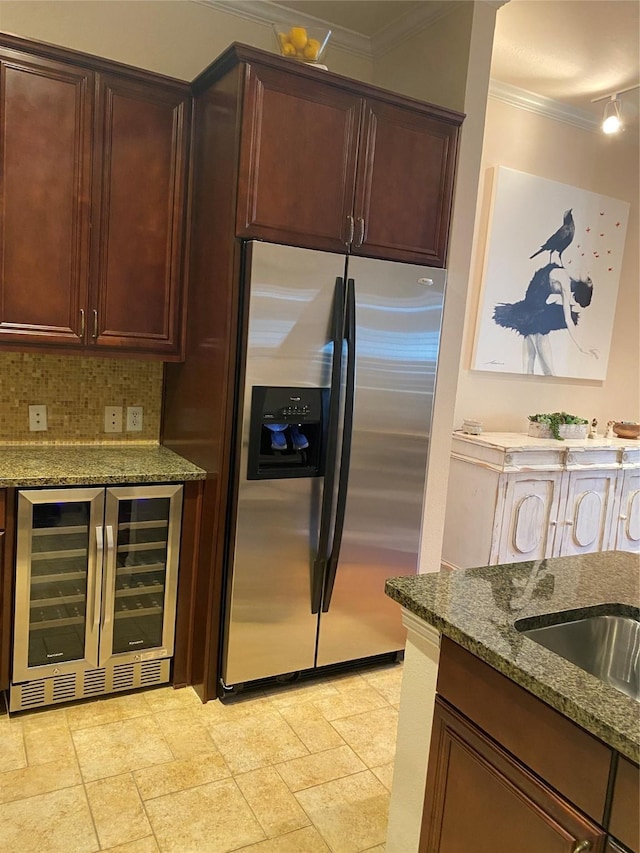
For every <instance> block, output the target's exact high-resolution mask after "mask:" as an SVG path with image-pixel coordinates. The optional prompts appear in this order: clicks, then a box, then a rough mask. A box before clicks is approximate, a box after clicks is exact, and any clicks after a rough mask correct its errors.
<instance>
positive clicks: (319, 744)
mask: <svg viewBox="0 0 640 853" xmlns="http://www.w3.org/2000/svg"><path fill="white" fill-rule="evenodd" d="M335 695H338V694H337V691H336V694H335ZM280 713H281V714H282V716H283V717H284V719H285V720H286V721H287V723H288V724H289V725H290V726H291V728H292V729H293V730H294V732H295V733H296V734H297V735H298V737H299V738H300V740H301V741H302V743H303V744H304V745H305V746H306V747H307V749H308V750H309V752H322V751H323V750H325V749H333V748H335V747H337V746H343V745H344V741H343V740H342V738H341V737H340V735H339V734H338V732H337V731H336V730H335V729H334V727H333V726H332V725H331V723H330V722H329V721H328V720H327V718H326V717H325V716H324V714H323V713H322V711H321V710H320V709H319V708H317V707H316V705H314V704H313V703H312V702H299V703H296V704H294V705H286V706H284V707H281V708H280Z"/></svg>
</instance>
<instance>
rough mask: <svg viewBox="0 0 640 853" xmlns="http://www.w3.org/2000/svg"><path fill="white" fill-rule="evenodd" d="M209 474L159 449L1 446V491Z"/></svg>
mask: <svg viewBox="0 0 640 853" xmlns="http://www.w3.org/2000/svg"><path fill="white" fill-rule="evenodd" d="M205 477H206V473H205V471H203V470H202V468H198V466H197V465H193V464H192V463H191V462H187V460H186V459H183V458H182V456H178V454H177V453H174V452H173V451H172V450H169V449H168V448H166V447H160V446H158V445H157V444H136V445H133V444H120V445H96V444H93V445H85V444H65V445H56V444H51V445H39V446H38V445H24V444H23V445H6V446H0V487H1V486H15V487H17V488H24V487H27V486H76V485H89V486H91V485H98V484H102V483H105V484H108V483H180V482H184V481H186V480H204V479H205Z"/></svg>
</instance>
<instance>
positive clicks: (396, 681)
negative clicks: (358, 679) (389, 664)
mask: <svg viewBox="0 0 640 853" xmlns="http://www.w3.org/2000/svg"><path fill="white" fill-rule="evenodd" d="M362 677H363V678H364V680H365V681H366V682H367V684H369V685H370V686H371V687H373V688H374V690H377V691H378V693H381V694H382V696H384V698H385V699H386V700H387V702H388V703H389V704H390V705H395V704H397V703H398V702H399V701H400V690H401V688H402V666H400V665H399V664H395V665H394V666H393V668H392V669H384V670H382V671H380V670H373V671H372V672H363V673H362Z"/></svg>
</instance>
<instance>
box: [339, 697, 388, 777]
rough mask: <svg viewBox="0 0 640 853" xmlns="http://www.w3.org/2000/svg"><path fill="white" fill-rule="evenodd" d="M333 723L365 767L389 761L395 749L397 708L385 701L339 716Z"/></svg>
mask: <svg viewBox="0 0 640 853" xmlns="http://www.w3.org/2000/svg"><path fill="white" fill-rule="evenodd" d="M333 725H334V727H335V728H336V729H337V731H338V732H339V734H340V735H342V737H343V738H344V740H345V741H346V742H347V743H348V744H349V746H350V747H351V748H352V749H353V751H354V752H356V753H357V754H358V756H359V757H360V758H361V759H362V760H363V761H364V763H365V764H366V765H367V767H378V766H379V765H380V764H388V763H389V762H390V761H393V759H394V757H395V752H396V732H397V728H398V712H397V711H396V710H395V709H393V708H390V707H389V706H388V705H387V706H386V707H385V708H381V709H379V710H376V711H366V712H365V713H364V714H356V715H355V716H353V717H347V718H345V719H342V720H334V722H333Z"/></svg>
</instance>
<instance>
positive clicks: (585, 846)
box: [571, 841, 591, 853]
mask: <svg viewBox="0 0 640 853" xmlns="http://www.w3.org/2000/svg"><path fill="white" fill-rule="evenodd" d="M587 850H591V842H590V841H576V843H575V847H574V848H573V850H572V851H571V853H586V851H587Z"/></svg>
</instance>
